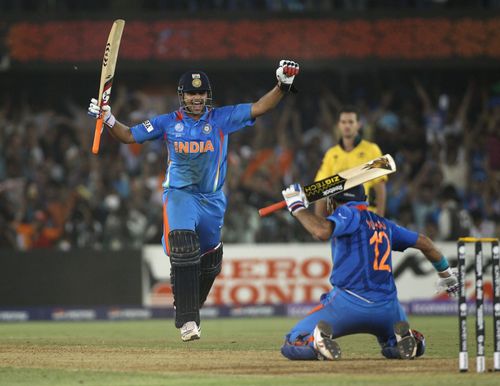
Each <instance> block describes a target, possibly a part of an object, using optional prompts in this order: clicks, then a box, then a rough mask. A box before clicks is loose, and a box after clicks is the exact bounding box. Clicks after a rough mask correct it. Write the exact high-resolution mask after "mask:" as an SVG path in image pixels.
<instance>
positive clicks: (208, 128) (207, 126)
mask: <svg viewBox="0 0 500 386" xmlns="http://www.w3.org/2000/svg"><path fill="white" fill-rule="evenodd" d="M201 131H202V132H203V134H210V132H211V131H212V126H211V125H210V123H206V124H205V126H203V129H201Z"/></svg>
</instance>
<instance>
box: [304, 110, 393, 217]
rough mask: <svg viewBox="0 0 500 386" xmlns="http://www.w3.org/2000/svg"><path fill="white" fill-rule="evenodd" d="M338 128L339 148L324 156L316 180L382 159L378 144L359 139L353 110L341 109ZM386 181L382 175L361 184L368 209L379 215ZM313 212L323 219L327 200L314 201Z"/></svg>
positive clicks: (383, 209)
mask: <svg viewBox="0 0 500 386" xmlns="http://www.w3.org/2000/svg"><path fill="white" fill-rule="evenodd" d="M337 126H338V129H339V131H340V135H341V138H340V140H339V143H338V145H335V146H333V147H331V148H330V149H328V151H327V152H326V153H325V156H324V157H323V162H322V164H321V167H320V168H319V170H318V173H317V174H316V178H315V181H318V180H322V179H323V178H326V177H329V176H331V175H333V174H336V173H338V172H340V171H342V170H345V169H349V168H352V167H355V166H358V165H360V164H363V163H365V162H368V161H370V160H372V159H374V158H377V157H380V156H382V152H381V151H380V148H379V147H378V146H377V144H375V143H373V142H369V141H366V140H364V139H361V136H360V134H359V130H360V127H361V125H360V122H359V114H358V112H357V109H356V108H355V107H351V106H345V107H344V108H342V109H341V110H340V112H339V115H338V122H337ZM386 181H387V176H384V177H380V178H378V179H376V180H373V181H370V182H367V183H366V184H364V187H365V192H366V195H367V197H368V202H369V203H370V210H372V211H374V212H376V213H377V214H379V215H381V216H383V215H384V212H385V200H386V186H385V182H386ZM314 210H315V213H316V214H318V215H320V216H326V215H327V211H326V200H325V199H323V200H320V201H317V202H316V204H315V209H314Z"/></svg>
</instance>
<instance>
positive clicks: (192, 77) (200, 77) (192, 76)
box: [177, 71, 212, 113]
mask: <svg viewBox="0 0 500 386" xmlns="http://www.w3.org/2000/svg"><path fill="white" fill-rule="evenodd" d="M196 91H200V92H204V91H206V92H207V101H206V103H205V106H206V107H207V108H209V109H210V108H211V107H212V86H211V85H210V80H209V79H208V76H207V74H205V73H204V72H203V71H187V72H185V73H184V74H182V75H181V77H180V78H179V85H178V86H177V95H178V96H179V102H180V105H181V109H182V110H185V111H187V112H188V113H189V112H190V110H189V108H188V106H186V104H185V102H184V93H185V92H196Z"/></svg>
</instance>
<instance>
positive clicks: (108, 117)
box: [87, 98, 116, 127]
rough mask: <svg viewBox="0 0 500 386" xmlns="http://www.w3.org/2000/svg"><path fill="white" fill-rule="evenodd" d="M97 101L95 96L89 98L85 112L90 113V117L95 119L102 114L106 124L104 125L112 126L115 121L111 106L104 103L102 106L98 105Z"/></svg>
mask: <svg viewBox="0 0 500 386" xmlns="http://www.w3.org/2000/svg"><path fill="white" fill-rule="evenodd" d="M97 103H98V102H97V99H95V98H92V99H91V100H90V104H89V109H88V111H87V114H88V115H90V116H91V117H94V118H95V119H97V118H99V117H100V116H101V115H102V117H103V121H104V123H105V124H106V126H108V127H113V126H114V125H115V123H116V118H115V116H114V115H113V114H112V113H111V106H108V105H104V106H102V107H99V105H98V104H97Z"/></svg>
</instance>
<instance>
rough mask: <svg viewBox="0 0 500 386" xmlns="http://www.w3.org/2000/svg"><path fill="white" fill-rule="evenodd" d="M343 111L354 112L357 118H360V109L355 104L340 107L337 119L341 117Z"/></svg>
mask: <svg viewBox="0 0 500 386" xmlns="http://www.w3.org/2000/svg"><path fill="white" fill-rule="evenodd" d="M343 113H354V114H356V119H357V120H359V110H358V109H357V108H356V106H353V105H345V106H342V107H341V108H340V110H339V111H338V114H337V121H338V120H339V119H340V115H341V114H343Z"/></svg>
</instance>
